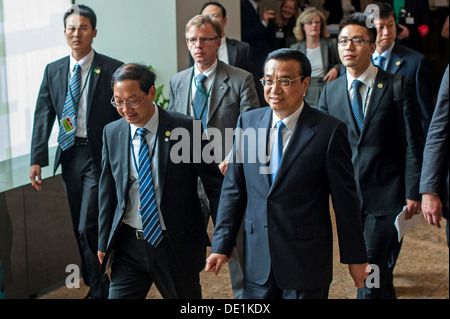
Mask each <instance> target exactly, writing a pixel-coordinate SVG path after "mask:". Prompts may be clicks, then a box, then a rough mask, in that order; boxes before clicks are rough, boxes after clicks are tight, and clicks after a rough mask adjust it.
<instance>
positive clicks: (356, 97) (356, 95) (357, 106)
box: [351, 80, 364, 132]
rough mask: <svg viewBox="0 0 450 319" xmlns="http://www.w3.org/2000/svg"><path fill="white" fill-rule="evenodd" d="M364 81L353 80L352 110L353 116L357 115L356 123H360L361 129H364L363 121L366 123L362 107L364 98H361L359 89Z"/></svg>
mask: <svg viewBox="0 0 450 319" xmlns="http://www.w3.org/2000/svg"><path fill="white" fill-rule="evenodd" d="M362 85H363V83H362V82H361V81H359V80H354V81H353V82H352V88H353V99H352V102H351V105H352V111H353V116H354V117H355V121H356V124H357V125H358V128H359V131H360V132H361V131H362V127H363V123H364V114H363V109H362V99H361V93H360V92H359V89H360V88H361V86H362Z"/></svg>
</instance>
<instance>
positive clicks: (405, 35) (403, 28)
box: [397, 24, 409, 40]
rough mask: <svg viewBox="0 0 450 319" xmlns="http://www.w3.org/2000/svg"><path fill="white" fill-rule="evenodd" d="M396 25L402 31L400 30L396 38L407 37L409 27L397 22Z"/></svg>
mask: <svg viewBox="0 0 450 319" xmlns="http://www.w3.org/2000/svg"><path fill="white" fill-rule="evenodd" d="M398 27H399V28H400V29H402V32H400V33H399V34H398V35H397V39H399V40H403V39H408V38H409V29H408V28H407V27H405V26H404V25H401V24H399V25H398Z"/></svg>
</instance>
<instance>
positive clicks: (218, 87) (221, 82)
mask: <svg viewBox="0 0 450 319" xmlns="http://www.w3.org/2000/svg"><path fill="white" fill-rule="evenodd" d="M227 80H228V73H227V72H226V70H225V63H224V62H221V61H218V62H217V69H216V75H215V76H214V82H213V84H212V89H211V98H210V100H209V109H208V122H209V121H210V120H211V118H212V117H213V115H214V113H215V112H216V110H217V108H218V107H219V105H220V104H221V102H222V99H223V97H224V96H225V94H226V93H227V92H228V90H229V86H228V84H227V83H226V81H227Z"/></svg>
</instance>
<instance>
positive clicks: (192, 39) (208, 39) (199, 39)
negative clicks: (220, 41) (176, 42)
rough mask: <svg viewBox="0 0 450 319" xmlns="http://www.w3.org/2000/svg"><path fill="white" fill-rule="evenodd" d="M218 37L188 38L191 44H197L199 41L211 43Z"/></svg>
mask: <svg viewBox="0 0 450 319" xmlns="http://www.w3.org/2000/svg"><path fill="white" fill-rule="evenodd" d="M215 39H217V37H216V38H198V39H197V38H190V39H186V41H187V42H189V43H190V44H191V45H196V44H197V41H200V44H209V43H210V42H211V41H212V40H215Z"/></svg>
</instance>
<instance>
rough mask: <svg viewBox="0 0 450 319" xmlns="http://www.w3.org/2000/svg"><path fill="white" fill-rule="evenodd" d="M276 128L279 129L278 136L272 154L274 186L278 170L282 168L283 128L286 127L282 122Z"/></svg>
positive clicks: (271, 176)
mask: <svg viewBox="0 0 450 319" xmlns="http://www.w3.org/2000/svg"><path fill="white" fill-rule="evenodd" d="M275 127H276V128H277V135H276V138H275V140H274V142H273V146H272V153H271V154H270V167H271V175H270V180H271V182H272V184H273V181H274V180H275V176H276V175H277V172H278V168H279V167H280V163H281V159H282V158H283V128H285V127H286V125H285V124H284V123H283V121H281V120H280V121H278V122H277V124H276V125H275Z"/></svg>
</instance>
